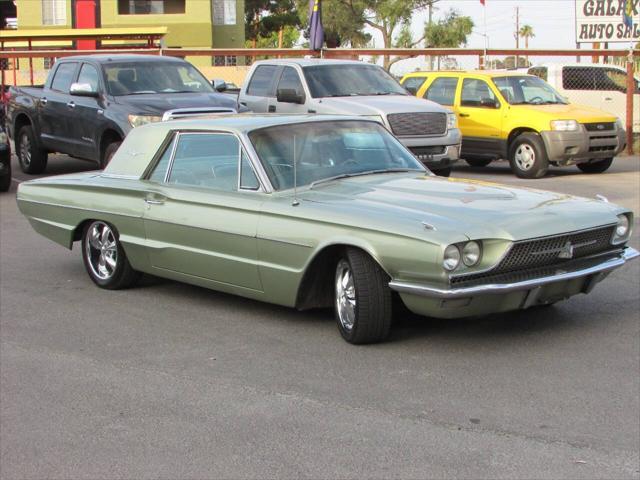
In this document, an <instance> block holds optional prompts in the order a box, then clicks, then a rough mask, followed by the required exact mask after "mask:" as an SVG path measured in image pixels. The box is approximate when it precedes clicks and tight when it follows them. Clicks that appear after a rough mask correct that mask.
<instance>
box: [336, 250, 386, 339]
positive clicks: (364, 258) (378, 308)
mask: <svg viewBox="0 0 640 480" xmlns="http://www.w3.org/2000/svg"><path fill="white" fill-rule="evenodd" d="M333 290H334V309H335V316H336V322H337V324H338V329H339V330H340V334H341V335H342V338H344V339H345V340H346V341H347V342H349V343H353V344H365V343H376V342H381V341H383V340H385V339H386V338H387V337H388V336H389V332H390V331H391V322H392V297H391V290H390V289H389V277H388V276H387V274H386V273H385V272H384V270H382V268H380V265H378V264H377V263H376V262H375V261H374V260H373V259H372V258H371V257H370V256H369V255H367V254H366V253H365V252H363V251H362V250H358V249H355V248H349V249H347V250H346V252H345V254H344V255H343V256H342V258H341V259H340V260H339V261H338V263H337V265H336V273H335V276H334V289H333Z"/></svg>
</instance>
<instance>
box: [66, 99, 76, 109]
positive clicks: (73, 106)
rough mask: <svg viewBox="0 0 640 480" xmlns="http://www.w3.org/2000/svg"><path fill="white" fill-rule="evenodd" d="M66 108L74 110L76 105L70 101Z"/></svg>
mask: <svg viewBox="0 0 640 480" xmlns="http://www.w3.org/2000/svg"><path fill="white" fill-rule="evenodd" d="M67 107H69V108H76V104H75V102H73V101H71V102H69V103H67Z"/></svg>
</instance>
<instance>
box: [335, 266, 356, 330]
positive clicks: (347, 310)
mask: <svg viewBox="0 0 640 480" xmlns="http://www.w3.org/2000/svg"><path fill="white" fill-rule="evenodd" d="M335 285H336V310H337V312H338V319H339V320H340V324H341V325H342V328H344V329H345V330H346V331H351V330H352V329H353V325H354V323H355V320H356V287H355V284H354V282H353V273H352V272H351V266H350V265H349V262H347V261H346V260H340V262H339V263H338V267H337V268H336V284H335Z"/></svg>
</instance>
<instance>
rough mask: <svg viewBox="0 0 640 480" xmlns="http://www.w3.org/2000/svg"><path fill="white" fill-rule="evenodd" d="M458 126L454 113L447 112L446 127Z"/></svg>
mask: <svg viewBox="0 0 640 480" xmlns="http://www.w3.org/2000/svg"><path fill="white" fill-rule="evenodd" d="M457 127H458V117H456V114H455V113H447V128H449V129H451V128H457Z"/></svg>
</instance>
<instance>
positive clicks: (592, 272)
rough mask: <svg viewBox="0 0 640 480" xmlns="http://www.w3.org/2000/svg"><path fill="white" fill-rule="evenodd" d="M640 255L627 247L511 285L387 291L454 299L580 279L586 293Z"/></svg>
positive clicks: (402, 286)
mask: <svg viewBox="0 0 640 480" xmlns="http://www.w3.org/2000/svg"><path fill="white" fill-rule="evenodd" d="M639 255H640V253H639V252H638V251H637V250H636V249H634V248H631V247H626V248H625V249H624V250H622V251H621V252H620V253H619V254H618V255H617V256H613V257H611V256H609V257H607V258H602V259H599V260H598V259H593V261H592V262H591V264H590V265H589V266H587V267H585V266H584V265H583V266H580V267H575V266H574V267H573V268H572V267H571V266H567V267H566V268H562V267H558V268H556V273H555V274H553V275H546V276H542V277H537V278H531V279H527V280H521V281H515V282H512V283H487V284H481V285H473V286H468V287H459V288H440V287H435V286H431V285H424V284H417V283H408V282H399V281H395V280H393V281H391V282H389V287H390V288H391V289H392V290H395V291H396V292H399V293H408V294H412V295H419V296H422V297H429V298H442V299H454V298H464V297H473V296H478V295H492V294H500V293H509V292H516V291H522V290H533V289H536V288H538V287H541V286H543V285H547V284H549V283H554V282H563V281H568V280H573V279H576V278H580V277H584V278H585V284H584V286H583V292H584V293H588V292H590V291H591V289H593V287H594V286H595V284H596V283H598V282H599V281H600V280H602V279H603V278H604V277H605V276H606V275H607V274H608V273H609V272H611V271H612V270H615V269H616V268H619V267H621V266H623V265H624V264H625V263H626V262H627V261H628V260H631V259H633V258H636V257H638V256H639Z"/></svg>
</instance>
